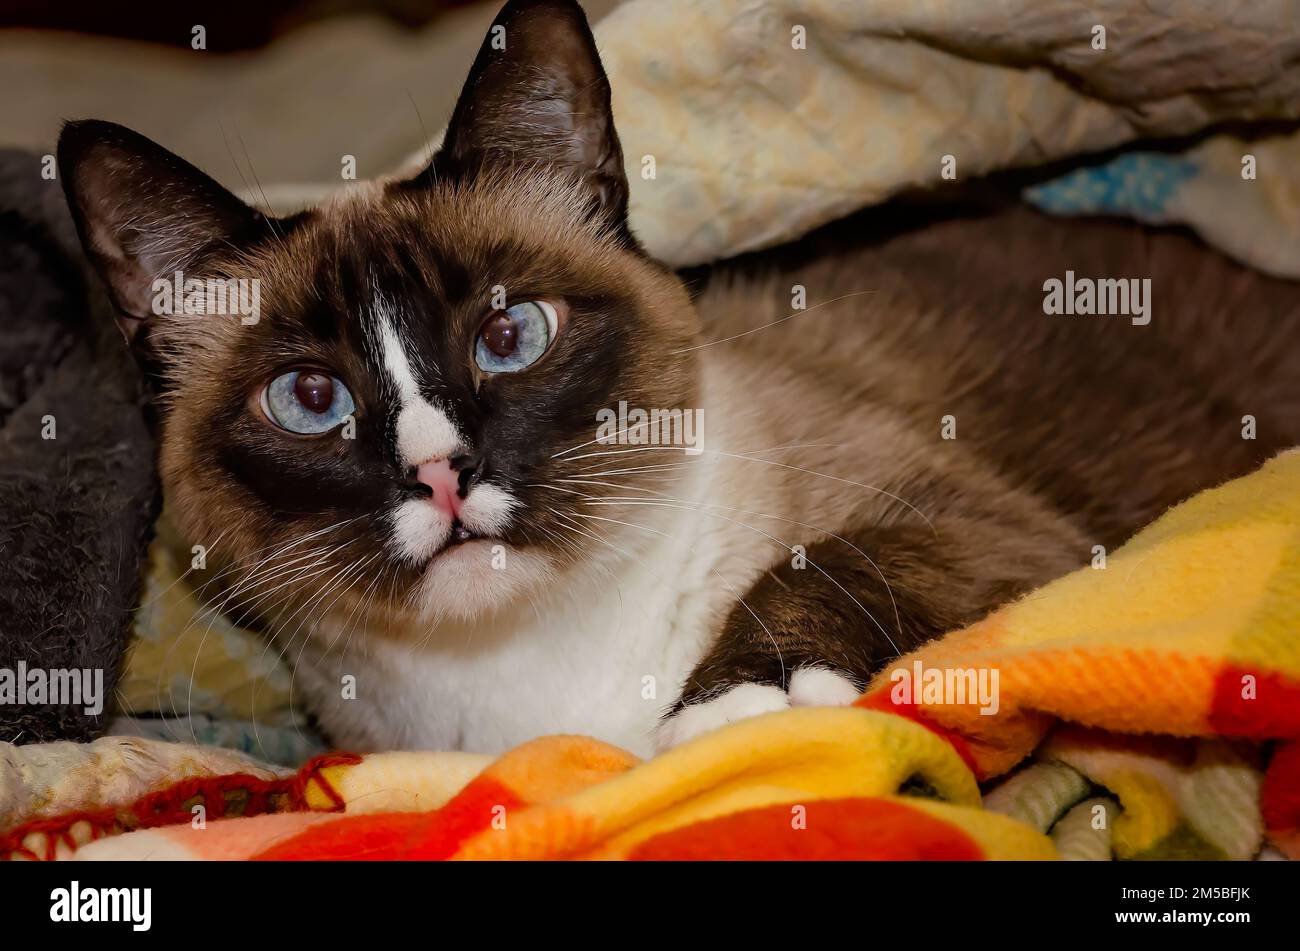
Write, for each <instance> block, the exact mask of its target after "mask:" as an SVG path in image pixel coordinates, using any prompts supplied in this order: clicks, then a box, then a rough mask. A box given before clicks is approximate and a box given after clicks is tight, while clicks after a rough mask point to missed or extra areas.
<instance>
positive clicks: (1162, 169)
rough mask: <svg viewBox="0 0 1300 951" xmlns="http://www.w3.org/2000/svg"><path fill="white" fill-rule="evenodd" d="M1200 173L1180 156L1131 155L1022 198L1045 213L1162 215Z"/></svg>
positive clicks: (1030, 191)
mask: <svg viewBox="0 0 1300 951" xmlns="http://www.w3.org/2000/svg"><path fill="white" fill-rule="evenodd" d="M1199 171H1200V169H1199V168H1198V167H1197V165H1196V163H1194V162H1192V161H1189V160H1188V159H1187V158H1186V157H1184V156H1181V155H1167V154H1165V153H1163V152H1130V153H1128V154H1126V155H1121V156H1120V157H1119V158H1116V159H1114V160H1112V161H1110V162H1107V163H1106V164H1105V165H1096V166H1093V167H1091V168H1081V169H1076V170H1075V171H1072V172H1069V173H1067V174H1065V175H1062V176H1061V177H1060V178H1055V179H1052V180H1051V181H1049V182H1045V183H1043V184H1042V185H1035V186H1033V187H1031V188H1027V189H1025V192H1024V198H1025V200H1026V201H1028V202H1029V203H1030V204H1032V205H1035V206H1037V207H1038V208H1040V209H1042V210H1043V211H1045V212H1047V213H1048V214H1053V215H1077V214H1090V213H1091V214H1107V215H1131V216H1132V217H1134V218H1138V219H1140V220H1159V219H1161V218H1162V217H1164V215H1165V213H1166V211H1167V209H1168V206H1169V201H1170V198H1171V197H1172V196H1173V195H1174V194H1176V193H1177V191H1178V189H1179V188H1180V187H1181V186H1182V184H1183V183H1184V182H1185V181H1187V180H1188V179H1189V178H1193V177H1195V176H1196V174H1197V173H1198V172H1199Z"/></svg>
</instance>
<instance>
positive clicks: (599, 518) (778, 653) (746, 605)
mask: <svg viewBox="0 0 1300 951" xmlns="http://www.w3.org/2000/svg"><path fill="white" fill-rule="evenodd" d="M574 516H575V517H576V518H586V519H593V520H595V521H599V522H612V523H614V524H616V525H626V526H628V527H629V528H639V529H641V530H642V531H644V532H650V533H652V534H655V535H659V536H660V537H662V538H667V539H669V540H670V541H680V539H676V538H674V536H672V535H669V534H668V533H667V532H662V531H659V530H658V529H654V528H650V527H648V526H646V525H638V524H636V523H635V522H624V521H622V520H620V519H614V518H605V517H604V516H600V515H585V514H582V513H580V512H575V513H574ZM682 544H684V545H686V549H687V550H688V551H690V552H691V553H693V554H694V553H696V548H695V546H694V545H692V544H690V543H689V542H682ZM709 571H710V572H712V573H713V574H714V575H715V576H716V577H717V578H718V580H719V581H721V582H722V583H723V584H724V585H725V586H726V587H727V590H728V591H729V592H730V593H731V594H732V596H733V597H735V599H736V602H737V603H738V604H740V605H741V606H742V607H744V609H745V610H746V611H748V612H749V616H750V617H752V618H753V619H754V623H756V624H757V625H758V626H759V627H761V628H762V629H763V633H764V634H766V635H767V639H768V640H770V641H771V642H772V647H773V649H775V651H776V658H777V662H778V663H780V665H781V679H782V681H784V680H785V679H786V673H787V671H786V666H785V655H784V653H783V652H782V651H781V644H780V642H778V641H777V639H776V637H774V636H773V634H772V631H771V630H770V629H769V628H768V626H767V625H766V624H765V623H764V622H763V619H762V618H760V617H759V616H758V614H757V613H756V612H755V611H754V609H753V608H752V607H750V606H749V602H748V601H746V600H745V599H744V598H743V597H742V596H741V595H740V594H739V593H738V592H737V591H736V586H735V585H733V584H732V583H731V582H730V581H728V580H727V579H726V578H724V577H723V576H722V573H721V572H719V571H718V569H717V568H715V567H713V566H712V565H710V566H709Z"/></svg>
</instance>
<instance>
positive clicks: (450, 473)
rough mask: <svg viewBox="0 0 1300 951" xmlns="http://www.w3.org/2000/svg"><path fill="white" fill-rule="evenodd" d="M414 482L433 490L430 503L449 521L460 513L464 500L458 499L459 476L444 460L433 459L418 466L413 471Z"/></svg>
mask: <svg viewBox="0 0 1300 951" xmlns="http://www.w3.org/2000/svg"><path fill="white" fill-rule="evenodd" d="M415 481H417V482H423V483H424V484H425V485H427V486H428V487H429V488H430V489H432V490H433V496H432V497H431V498H430V501H431V502H433V504H434V505H436V506H438V508H439V509H440V510H441V511H442V513H443V514H444V515H446V516H447V517H448V518H450V519H453V520H454V519H455V518H456V516H457V515H458V514H459V513H460V507H461V506H462V505H464V504H465V500H464V499H462V498H461V497H460V474H459V473H458V472H456V470H455V469H453V468H452V467H451V463H450V462H448V461H447V460H446V459H434V460H432V461H430V462H426V463H423V464H421V465H420V467H419V468H418V469H416V471H415Z"/></svg>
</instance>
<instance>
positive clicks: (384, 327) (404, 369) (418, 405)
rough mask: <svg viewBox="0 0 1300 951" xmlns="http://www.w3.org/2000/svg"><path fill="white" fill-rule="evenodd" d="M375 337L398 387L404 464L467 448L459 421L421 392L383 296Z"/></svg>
mask: <svg viewBox="0 0 1300 951" xmlns="http://www.w3.org/2000/svg"><path fill="white" fill-rule="evenodd" d="M374 315H375V328H376V334H375V335H376V337H377V338H378V343H379V354H380V357H381V358H382V360H383V364H384V372H385V373H386V374H387V375H388V378H389V379H390V380H391V381H392V383H393V388H394V389H395V390H396V391H397V399H398V403H399V406H398V411H397V455H398V457H399V458H400V460H401V462H402V465H404V466H418V465H420V463H422V462H429V461H430V460H432V459H450V458H452V457H453V456H458V455H460V454H461V453H462V452H464V443H463V442H462V440H461V438H460V433H458V432H457V431H456V424H455V423H453V422H452V421H451V418H450V417H449V416H448V415H447V414H446V413H445V412H443V411H442V409H440V408H439V407H438V406H436V405H435V404H433V403H431V402H429V401H428V400H427V399H425V398H424V396H423V395H422V394H421V392H420V381H419V380H418V379H417V378H416V375H415V370H414V368H413V367H412V366H411V360H410V357H408V356H407V353H406V348H405V347H404V346H403V344H402V340H401V338H400V337H399V336H398V335H397V329H396V327H395V326H394V325H393V319H392V314H391V311H390V309H389V308H388V306H387V304H386V303H385V302H384V300H383V298H381V297H378V296H376V297H375V303H374Z"/></svg>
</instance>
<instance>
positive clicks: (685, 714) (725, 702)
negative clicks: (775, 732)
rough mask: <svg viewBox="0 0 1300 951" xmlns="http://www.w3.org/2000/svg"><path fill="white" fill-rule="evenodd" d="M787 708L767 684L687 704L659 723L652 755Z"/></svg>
mask: <svg viewBox="0 0 1300 951" xmlns="http://www.w3.org/2000/svg"><path fill="white" fill-rule="evenodd" d="M789 706H790V698H789V696H787V695H786V692H785V691H784V690H782V689H781V688H780V687H773V686H771V685H770V684H741V685H740V686H738V687H732V688H730V689H729V690H727V691H726V693H723V694H719V695H718V696H716V697H714V698H713V699H712V700H705V701H704V702H703V703H688V704H687V705H686V706H684V707H682V708H681V709H680V710H679V711H677V713H675V714H673V715H672V716H671V717H669V718H668V719H667V720H664V721H663V722H662V723H660V724H659V729H658V730H656V731H655V751H656V752H658V753H662V752H663V751H664V750H670V749H672V748H673V747H674V746H680V745H681V744H683V743H685V742H686V741H687V740H693V739H695V737H697V736H699V735H700V734H701V733H708V732H709V731H710V730H716V729H717V728H718V727H720V726H726V725H727V724H728V723H733V722H735V721H736V720H743V719H745V718H746V717H756V716H758V715H759V714H760V713H772V712H774V711H776V710H784V709H786V708H787V707H789Z"/></svg>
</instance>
